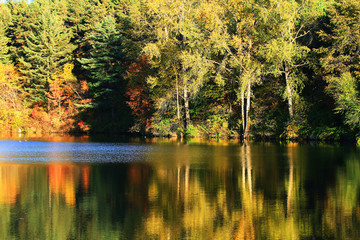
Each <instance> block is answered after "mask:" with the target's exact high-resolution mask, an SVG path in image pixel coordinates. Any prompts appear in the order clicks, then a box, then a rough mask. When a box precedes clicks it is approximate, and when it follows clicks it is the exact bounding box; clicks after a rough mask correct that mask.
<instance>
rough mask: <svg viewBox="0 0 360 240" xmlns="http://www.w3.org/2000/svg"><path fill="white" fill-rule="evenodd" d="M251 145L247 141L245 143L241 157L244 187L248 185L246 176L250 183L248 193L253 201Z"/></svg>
mask: <svg viewBox="0 0 360 240" xmlns="http://www.w3.org/2000/svg"><path fill="white" fill-rule="evenodd" d="M250 150H251V149H250V145H249V144H248V142H247V141H245V143H244V145H243V147H242V151H241V156H242V180H243V187H244V188H245V186H246V185H245V183H246V176H247V181H248V191H249V197H250V200H252V166H251V165H252V163H251V153H250Z"/></svg>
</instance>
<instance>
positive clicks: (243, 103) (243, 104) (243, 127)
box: [241, 91, 245, 133]
mask: <svg viewBox="0 0 360 240" xmlns="http://www.w3.org/2000/svg"><path fill="white" fill-rule="evenodd" d="M241 120H242V130H243V133H245V97H244V92H243V91H241Z"/></svg>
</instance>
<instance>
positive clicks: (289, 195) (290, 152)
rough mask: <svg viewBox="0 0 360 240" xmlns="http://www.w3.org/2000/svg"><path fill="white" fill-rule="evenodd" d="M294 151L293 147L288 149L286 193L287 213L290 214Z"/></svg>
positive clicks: (292, 198) (291, 208)
mask: <svg viewBox="0 0 360 240" xmlns="http://www.w3.org/2000/svg"><path fill="white" fill-rule="evenodd" d="M293 151H294V149H293V147H290V148H288V156H289V186H288V193H287V213H288V214H290V213H291V212H292V211H293V201H294V152H293Z"/></svg>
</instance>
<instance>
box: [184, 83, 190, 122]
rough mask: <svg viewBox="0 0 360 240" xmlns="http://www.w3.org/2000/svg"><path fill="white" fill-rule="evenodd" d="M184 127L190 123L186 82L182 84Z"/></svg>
mask: <svg viewBox="0 0 360 240" xmlns="http://www.w3.org/2000/svg"><path fill="white" fill-rule="evenodd" d="M184 107H185V129H186V128H187V127H188V126H189V124H190V110H189V96H188V90H187V86H186V83H185V84H184Z"/></svg>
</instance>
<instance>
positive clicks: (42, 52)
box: [19, 6, 74, 104]
mask: <svg viewBox="0 0 360 240" xmlns="http://www.w3.org/2000/svg"><path fill="white" fill-rule="evenodd" d="M43 10H44V12H43V13H42V14H41V15H40V16H39V19H38V20H37V22H36V23H35V24H33V25H31V28H32V31H31V32H30V33H29V34H28V35H27V36H26V45H25V46H24V54H25V56H24V58H20V59H19V61H20V65H21V67H20V68H19V70H20V72H21V73H22V76H23V77H22V78H23V79H24V82H25V83H26V87H27V90H28V91H29V93H30V95H31V97H32V98H33V102H35V103H42V104H43V103H45V102H46V96H45V91H47V90H48V81H49V79H50V78H51V76H52V75H54V74H56V73H58V72H60V71H61V69H62V66H64V65H65V64H66V63H68V62H69V61H71V59H72V58H71V53H72V51H73V50H74V46H73V45H72V44H70V39H71V34H72V33H71V31H69V29H67V28H66V27H65V26H64V20H63V19H62V18H61V16H59V15H58V14H56V12H54V11H52V10H51V9H49V8H48V6H44V8H43Z"/></svg>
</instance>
